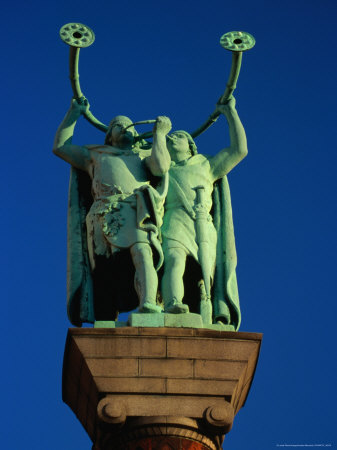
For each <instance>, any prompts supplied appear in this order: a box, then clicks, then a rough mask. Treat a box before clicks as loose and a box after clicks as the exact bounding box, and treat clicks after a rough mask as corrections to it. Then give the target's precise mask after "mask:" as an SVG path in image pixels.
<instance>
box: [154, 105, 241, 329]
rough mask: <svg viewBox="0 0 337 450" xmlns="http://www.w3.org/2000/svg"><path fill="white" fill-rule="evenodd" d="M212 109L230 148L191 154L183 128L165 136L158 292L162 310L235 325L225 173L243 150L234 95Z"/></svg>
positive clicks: (233, 259)
mask: <svg viewBox="0 0 337 450" xmlns="http://www.w3.org/2000/svg"><path fill="white" fill-rule="evenodd" d="M217 111H218V112H219V113H222V114H224V115H225V117H226V119H227V122H228V125H229V132H230V147H228V148H224V149H223V150H221V151H220V152H219V153H217V154H216V155H215V156H206V155H201V154H197V148H196V145H195V143H194V141H193V139H192V137H191V136H190V135H189V134H188V133H187V132H186V131H175V132H174V133H172V134H171V135H169V136H168V137H167V146H168V150H169V153H170V156H171V160H172V163H171V168H170V171H169V176H170V181H169V189H168V194H167V197H166V203H165V215H164V221H163V226H162V235H163V251H164V256H165V262H164V274H163V278H162V283H161V291H162V296H163V299H164V305H165V312H167V313H175V314H179V313H186V312H188V311H189V310H190V311H191V312H196V313H201V314H202V316H203V320H204V324H205V323H206V324H207V323H212V321H213V322H216V323H222V324H225V325H232V326H233V329H238V327H239V325H240V307H239V298H238V290H237V282H236V274H235V268H236V251H235V241H234V233H233V222H232V210H231V201H230V193H229V187H228V181H227V178H226V175H227V174H228V172H230V170H232V169H233V167H235V166H236V165H237V164H238V163H239V162H240V161H241V160H242V159H243V158H244V157H245V156H246V155H247V142H246V135H245V131H244V128H243V126H242V124H241V121H240V119H239V116H238V114H237V111H236V109H235V99H234V98H233V97H232V98H231V99H230V100H229V102H228V103H227V104H226V105H218V106H217ZM211 210H212V215H211V214H210V212H211ZM211 286H212V292H211ZM211 296H212V303H213V317H212V308H211V303H210V301H211ZM200 300H201V301H200Z"/></svg>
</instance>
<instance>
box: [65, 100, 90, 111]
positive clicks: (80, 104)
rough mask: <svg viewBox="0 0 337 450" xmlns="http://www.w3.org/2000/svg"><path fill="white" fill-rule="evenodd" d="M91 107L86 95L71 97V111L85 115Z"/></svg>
mask: <svg viewBox="0 0 337 450" xmlns="http://www.w3.org/2000/svg"><path fill="white" fill-rule="evenodd" d="M89 108H90V105H89V102H88V100H87V99H86V98H85V97H81V98H72V99H71V104H70V109H71V111H73V112H75V113H77V114H78V116H80V115H81V114H82V115H84V114H85V113H86V112H87V111H89Z"/></svg>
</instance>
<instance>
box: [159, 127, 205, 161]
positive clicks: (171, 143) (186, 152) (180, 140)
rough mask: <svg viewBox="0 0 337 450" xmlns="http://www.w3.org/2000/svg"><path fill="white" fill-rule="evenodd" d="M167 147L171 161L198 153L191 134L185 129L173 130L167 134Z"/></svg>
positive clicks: (180, 159)
mask: <svg viewBox="0 0 337 450" xmlns="http://www.w3.org/2000/svg"><path fill="white" fill-rule="evenodd" d="M167 148H168V151H169V153H170V156H171V159H172V161H175V162H178V161H182V160H184V159H186V158H189V157H191V156H194V155H196V154H197V153H198V151H197V146H196V144H195V142H194V140H193V138H192V136H191V135H190V134H189V133H187V131H183V130H178V131H174V132H173V133H171V134H170V135H168V136H167Z"/></svg>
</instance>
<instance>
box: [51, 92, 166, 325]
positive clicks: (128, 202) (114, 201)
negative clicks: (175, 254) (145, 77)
mask: <svg viewBox="0 0 337 450" xmlns="http://www.w3.org/2000/svg"><path fill="white" fill-rule="evenodd" d="M88 109H89V104H88V102H87V100H86V99H85V98H81V99H80V100H76V99H73V100H72V102H71V107H70V109H69V111H68V112H67V114H66V116H65V118H64V120H63V122H62V123H61V125H60V126H59V128H58V130H57V133H56V137H55V143H54V153H55V154H56V155H57V156H59V157H60V158H62V159H64V160H65V161H67V162H68V163H70V164H71V165H72V167H73V168H75V169H76V170H73V171H72V180H71V186H70V200H69V201H70V204H69V248H68V251H69V258H70V260H69V268H68V269H69V273H68V274H69V278H68V290H69V292H68V294H69V298H68V313H69V317H70V319H71V321H72V322H73V323H74V324H79V323H81V322H93V321H94V320H99V319H100V318H102V319H103V318H104V320H115V319H116V317H117V314H118V311H130V310H132V309H134V308H135V307H137V306H138V304H139V311H140V312H147V313H153V312H161V308H160V307H159V306H157V305H156V298H157V286H158V279H157V274H156V270H158V269H159V268H160V266H161V264H162V261H163V256H162V250H161V245H160V242H159V239H158V235H159V230H160V226H161V222H162V216H163V205H164V201H165V196H166V192H167V181H168V176H167V172H168V169H169V166H170V156H169V154H168V151H167V147H166V140H165V138H166V134H167V133H168V132H169V131H170V129H171V122H170V120H169V119H168V118H167V117H158V118H157V119H156V122H155V126H154V130H153V134H154V135H153V146H152V150H144V149H142V148H141V144H140V142H139V141H138V143H135V141H134V138H135V136H136V135H137V132H136V130H135V129H134V127H133V126H130V125H132V122H131V120H130V119H129V118H127V117H125V116H117V117H115V118H114V119H113V120H112V121H111V123H110V125H109V128H108V131H107V134H106V138H105V144H103V145H89V146H79V145H74V144H73V143H72V138H73V132H74V127H75V124H76V122H77V120H78V118H79V117H80V115H81V114H82V115H83V114H85V113H86V111H87V110H88ZM79 218H82V222H81V220H79ZM84 220H85V222H86V227H85V226H84ZM126 249H127V250H128V251H129V252H130V255H131V259H132V262H131V261H130V260H129V259H128V258H126V257H125V255H123V256H120V253H122V251H123V250H126ZM154 264H155V265H156V269H155V267H154ZM130 265H131V267H130ZM132 266H134V270H133V269H132ZM130 270H131V272H133V271H134V272H135V274H134V286H135V290H136V292H137V296H138V299H136V298H135V296H134V295H133V290H132V289H130ZM91 275H93V276H91ZM93 297H95V303H94V302H93Z"/></svg>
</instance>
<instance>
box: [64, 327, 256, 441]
mask: <svg viewBox="0 0 337 450" xmlns="http://www.w3.org/2000/svg"><path fill="white" fill-rule="evenodd" d="M261 339H262V335H261V334H258V333H242V332H229V331H213V330H206V329H192V328H150V327H144V328H141V327H120V328H111V329H105V328H86V329H79V328H75V329H69V333H68V337H67V343H66V349H65V355H64V366H63V400H64V401H65V403H67V404H68V405H69V406H70V408H71V409H72V410H73V412H74V413H75V414H76V416H77V417H78V419H79V420H80V422H81V423H82V425H83V427H84V428H85V430H86V431H87V433H88V434H89V436H90V438H91V439H92V441H93V443H94V445H93V449H94V450H113V449H114V450H125V449H127V450H136V449H137V450H150V449H153V450H154V449H158V450H159V449H160V450H164V449H177V450H178V449H179V450H183V449H184V450H185V449H186V450H187V449H189V450H192V449H193V450H204V449H208V450H218V449H220V448H221V445H222V442H223V438H224V435H225V434H226V433H228V432H229V431H230V429H231V427H232V424H233V419H234V416H235V414H236V413H237V412H238V411H239V409H240V408H241V407H242V406H243V405H244V403H245V401H246V398H247V395H248V392H249V389H250V386H251V383H252V380H253V376H254V371H255V367H256V364H257V359H258V355H259V350H260V345H261Z"/></svg>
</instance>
